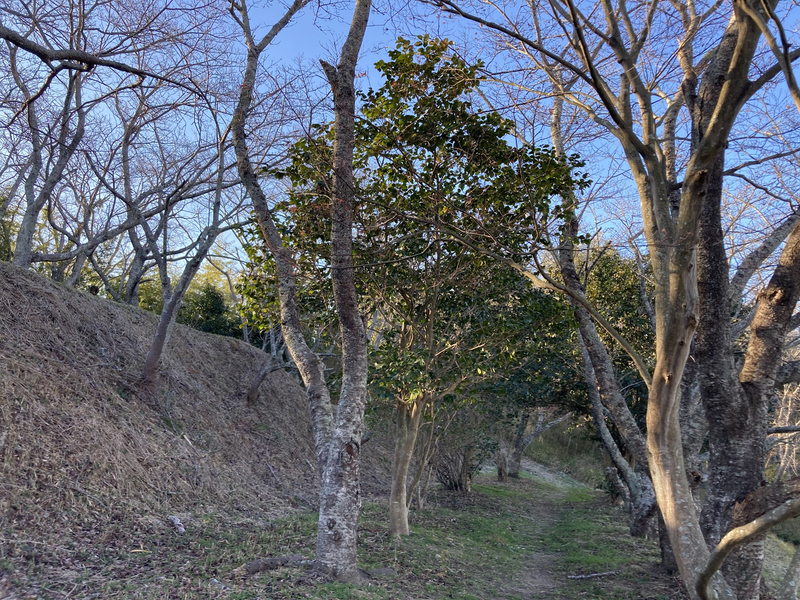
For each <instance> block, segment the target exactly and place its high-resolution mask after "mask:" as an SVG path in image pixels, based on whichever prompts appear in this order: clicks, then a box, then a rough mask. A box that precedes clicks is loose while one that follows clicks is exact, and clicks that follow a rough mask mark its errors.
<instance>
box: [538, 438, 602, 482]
mask: <svg viewBox="0 0 800 600" xmlns="http://www.w3.org/2000/svg"><path fill="white" fill-rule="evenodd" d="M526 456H528V457H529V458H531V459H533V460H535V461H536V462H537V463H540V464H542V465H545V466H547V467H549V468H551V469H557V470H562V471H564V472H566V473H569V475H570V477H572V478H573V479H576V480H577V481H580V482H582V483H585V484H587V485H590V486H592V487H593V488H597V487H601V486H602V485H603V484H604V483H605V481H606V474H605V467H606V465H607V462H606V460H607V459H606V455H605V452H604V451H603V449H602V446H601V445H600V443H599V442H598V441H597V439H596V438H595V437H594V436H593V435H592V431H591V430H590V429H589V428H587V427H586V425H580V426H579V427H575V426H572V427H570V426H569V425H567V424H566V423H562V424H560V425H557V426H555V427H553V428H551V429H548V430H547V431H545V432H544V433H543V434H542V435H540V436H539V437H538V438H536V439H535V440H533V443H532V444H531V445H530V446H528V450H527V451H526Z"/></svg>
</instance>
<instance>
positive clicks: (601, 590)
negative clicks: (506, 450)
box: [497, 460, 685, 600]
mask: <svg viewBox="0 0 800 600" xmlns="http://www.w3.org/2000/svg"><path fill="white" fill-rule="evenodd" d="M522 471H523V472H524V473H525V474H527V477H526V476H523V479H522V480H520V481H519V482H518V483H515V484H512V485H514V486H515V489H519V490H520V491H522V490H525V491H527V492H528V493H527V494H526V495H525V497H524V501H523V502H520V503H514V505H511V504H509V505H507V510H517V511H521V516H523V515H524V516H525V517H526V519H525V520H526V522H527V523H528V524H529V527H530V530H529V532H528V534H529V536H530V537H531V539H532V540H534V542H535V543H534V544H532V546H531V547H530V549H529V550H528V552H527V555H526V556H525V558H524V560H523V562H522V567H521V569H520V570H519V572H518V573H516V574H515V575H514V576H513V577H510V578H509V580H508V582H507V584H506V585H504V586H503V589H502V595H500V594H498V596H497V597H498V598H506V599H508V600H512V599H514V600H566V599H568V598H569V599H572V598H581V597H583V598H592V599H597V600H601V599H609V600H610V599H612V598H613V599H615V600H617V599H620V600H621V599H631V600H633V599H649V600H685V596H684V594H683V593H682V592H681V590H680V588H679V584H678V582H677V579H676V578H675V577H672V576H669V575H667V574H666V573H664V572H663V571H661V569H660V567H659V562H660V561H659V555H658V549H657V546H656V544H655V542H654V541H651V540H645V539H641V538H639V539H636V538H632V537H631V536H630V535H629V534H628V531H627V518H626V515H625V513H624V511H622V510H621V509H617V508H614V507H613V506H611V505H610V503H609V502H608V499H607V497H606V496H605V495H604V494H602V493H601V492H598V491H596V490H593V489H592V488H591V487H589V486H587V485H585V484H583V483H581V482H578V481H576V480H575V479H573V478H571V477H570V476H568V475H566V474H564V473H559V472H556V471H553V470H550V469H548V468H546V467H544V466H543V465H541V464H538V463H535V462H533V461H530V460H524V461H523V463H522ZM601 573H612V574H610V575H599V574H601ZM587 575H588V576H590V577H587V578H585V579H576V578H575V577H579V576H587ZM592 575H594V577H591V576H592Z"/></svg>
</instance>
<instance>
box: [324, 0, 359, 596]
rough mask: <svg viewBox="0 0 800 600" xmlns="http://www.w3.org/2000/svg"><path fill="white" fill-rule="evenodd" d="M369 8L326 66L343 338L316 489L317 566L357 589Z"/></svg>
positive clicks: (335, 272) (334, 263)
mask: <svg viewBox="0 0 800 600" xmlns="http://www.w3.org/2000/svg"><path fill="white" fill-rule="evenodd" d="M370 9H371V2H370V0H356V4H355V10H354V12H353V21H352V23H351V25H350V32H349V34H348V36H347V39H346V40H345V43H344V45H343V47H342V54H341V57H340V59H339V64H338V65H337V66H336V67H335V68H334V67H333V66H332V65H329V64H327V63H323V67H324V69H325V74H326V76H327V78H328V82H329V83H330V85H331V89H332V90H333V103H334V114H335V119H334V143H333V198H332V204H333V206H332V209H331V216H332V220H331V279H332V282H333V296H334V300H335V302H336V314H337V316H338V317H339V330H340V332H341V336H342V388H341V392H340V394H339V403H338V405H337V407H336V426H335V428H334V430H333V435H332V436H331V447H330V450H329V452H328V460H327V463H326V465H325V473H324V476H323V478H322V486H321V487H320V511H319V525H318V528H317V564H318V565H319V566H320V567H321V568H323V569H325V570H328V571H330V572H331V573H333V574H334V575H335V576H336V577H337V578H339V579H342V580H349V581H360V580H361V575H360V573H359V571H358V567H357V561H356V542H357V537H356V533H357V530H358V517H359V514H360V511H361V489H360V488H361V481H360V477H359V464H360V462H359V455H360V453H361V435H362V433H363V431H362V429H363V425H364V407H365V405H366V402H367V333H366V328H365V326H364V321H363V320H362V318H361V313H360V311H359V307H358V296H357V294H356V287H355V273H354V264H353V237H352V227H353V204H354V174H353V149H354V147H355V102H356V94H355V84H354V82H355V73H356V63H357V61H358V53H359V51H360V49H361V43H362V41H363V39H364V33H365V32H366V28H367V22H368V20H369V13H370Z"/></svg>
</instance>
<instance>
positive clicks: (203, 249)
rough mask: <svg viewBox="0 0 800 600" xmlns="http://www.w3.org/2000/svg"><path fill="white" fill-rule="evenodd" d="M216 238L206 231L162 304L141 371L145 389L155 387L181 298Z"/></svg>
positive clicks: (215, 231)
mask: <svg viewBox="0 0 800 600" xmlns="http://www.w3.org/2000/svg"><path fill="white" fill-rule="evenodd" d="M216 238H217V230H216V229H210V230H206V232H205V237H204V238H203V241H202V242H201V244H200V246H199V247H198V249H197V252H196V253H195V255H194V256H193V257H192V259H191V260H190V261H189V262H188V263H187V264H186V267H184V270H183V275H181V278H180V281H179V282H178V285H177V286H175V289H174V290H172V294H171V295H170V296H169V298H168V299H167V301H166V302H164V306H163V307H162V309H161V315H160V316H159V318H158V326H157V327H156V333H155V335H154V336H153V341H152V342H150V349H149V350H148V352H147V357H146V358H145V361H144V368H143V369H142V384H143V385H144V387H145V388H147V389H150V390H153V389H154V387H155V383H156V379H157V378H158V367H159V364H160V363H161V355H162V354H163V353H164V347H165V346H166V345H167V342H168V341H169V336H170V333H171V332H172V328H173V327H174V325H175V318H176V317H177V315H178V310H179V309H180V307H181V303H182V302H183V297H184V296H185V295H186V291H187V290H188V289H189V284H191V282H192V279H194V276H195V275H196V274H197V271H199V270H200V265H202V264H203V260H204V259H205V257H206V255H207V254H208V251H209V249H210V248H211V246H212V245H213V244H214V240H215V239H216Z"/></svg>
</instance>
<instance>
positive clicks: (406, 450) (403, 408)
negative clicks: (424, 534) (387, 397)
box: [389, 398, 424, 536]
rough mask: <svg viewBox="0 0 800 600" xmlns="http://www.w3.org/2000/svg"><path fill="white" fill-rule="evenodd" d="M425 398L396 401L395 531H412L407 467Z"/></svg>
mask: <svg viewBox="0 0 800 600" xmlns="http://www.w3.org/2000/svg"><path fill="white" fill-rule="evenodd" d="M423 409H424V400H423V398H419V399H417V400H414V401H411V402H404V401H402V400H398V402H397V432H396V434H395V442H394V459H393V461H392V489H391V494H390V497H389V524H390V530H391V532H392V535H394V536H401V535H409V533H410V532H409V529H408V505H409V503H408V498H407V495H406V494H407V482H408V470H409V467H410V466H411V459H412V458H413V456H414V448H415V447H416V445H417V436H418V434H419V426H420V423H421V416H422V411H423Z"/></svg>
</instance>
